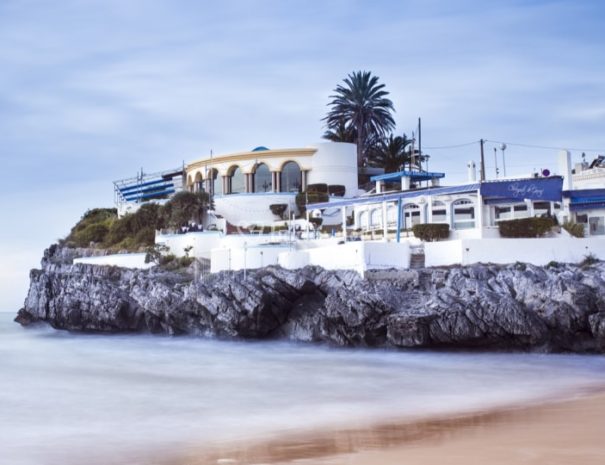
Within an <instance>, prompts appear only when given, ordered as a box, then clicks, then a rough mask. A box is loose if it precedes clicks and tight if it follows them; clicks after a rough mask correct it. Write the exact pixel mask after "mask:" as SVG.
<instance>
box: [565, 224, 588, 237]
mask: <svg viewBox="0 0 605 465" xmlns="http://www.w3.org/2000/svg"><path fill="white" fill-rule="evenodd" d="M563 229H565V231H567V232H568V233H569V234H571V235H572V236H573V237H580V238H582V237H584V225H583V224H580V223H575V222H573V221H566V222H565V223H563Z"/></svg>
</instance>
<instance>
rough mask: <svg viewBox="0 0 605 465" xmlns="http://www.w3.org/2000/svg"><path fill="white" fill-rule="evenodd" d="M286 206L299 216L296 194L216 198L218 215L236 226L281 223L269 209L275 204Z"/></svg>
mask: <svg viewBox="0 0 605 465" xmlns="http://www.w3.org/2000/svg"><path fill="white" fill-rule="evenodd" d="M280 203H282V204H286V205H289V206H290V210H289V211H292V212H295V213H297V214H298V209H297V208H296V194H295V193H287V192H286V193H283V192H282V193H273V192H267V193H256V194H230V195H220V196H215V197H214V209H215V211H216V213H218V214H219V215H222V216H224V217H225V218H226V219H227V220H228V221H229V223H231V224H233V225H235V226H248V225H251V224H256V225H262V224H271V223H273V222H274V221H279V219H280V218H278V217H277V216H275V215H274V214H273V213H271V210H270V209H269V206H270V205H273V204H280Z"/></svg>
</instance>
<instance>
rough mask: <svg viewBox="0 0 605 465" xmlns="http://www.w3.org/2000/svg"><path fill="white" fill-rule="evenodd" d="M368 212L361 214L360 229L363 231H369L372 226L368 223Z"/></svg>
mask: <svg viewBox="0 0 605 465" xmlns="http://www.w3.org/2000/svg"><path fill="white" fill-rule="evenodd" d="M368 217H369V214H368V212H361V213H360V214H359V227H360V228H362V229H369V228H370V224H369V223H368Z"/></svg>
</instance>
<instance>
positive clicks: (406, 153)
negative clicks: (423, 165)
mask: <svg viewBox="0 0 605 465" xmlns="http://www.w3.org/2000/svg"><path fill="white" fill-rule="evenodd" d="M411 145H412V140H411V139H408V138H407V136H406V135H405V134H404V135H403V137H402V136H393V134H390V135H389V136H388V137H385V138H382V139H380V140H379V141H378V142H377V143H376V145H374V146H373V147H372V148H371V149H370V151H369V153H368V156H369V161H370V164H371V165H372V166H377V167H379V168H384V172H385V173H393V172H397V171H401V170H402V169H404V168H405V167H406V165H411V164H412V163H417V162H418V160H412V153H411V150H410V146H411Z"/></svg>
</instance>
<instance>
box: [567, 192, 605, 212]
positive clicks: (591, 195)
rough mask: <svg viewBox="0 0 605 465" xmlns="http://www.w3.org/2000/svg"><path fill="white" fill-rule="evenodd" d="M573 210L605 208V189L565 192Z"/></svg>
mask: <svg viewBox="0 0 605 465" xmlns="http://www.w3.org/2000/svg"><path fill="white" fill-rule="evenodd" d="M563 196H564V197H566V198H568V199H569V205H570V208H571V209H572V210H588V209H591V208H603V207H604V206H605V189H580V190H571V191H565V192H563Z"/></svg>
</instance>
